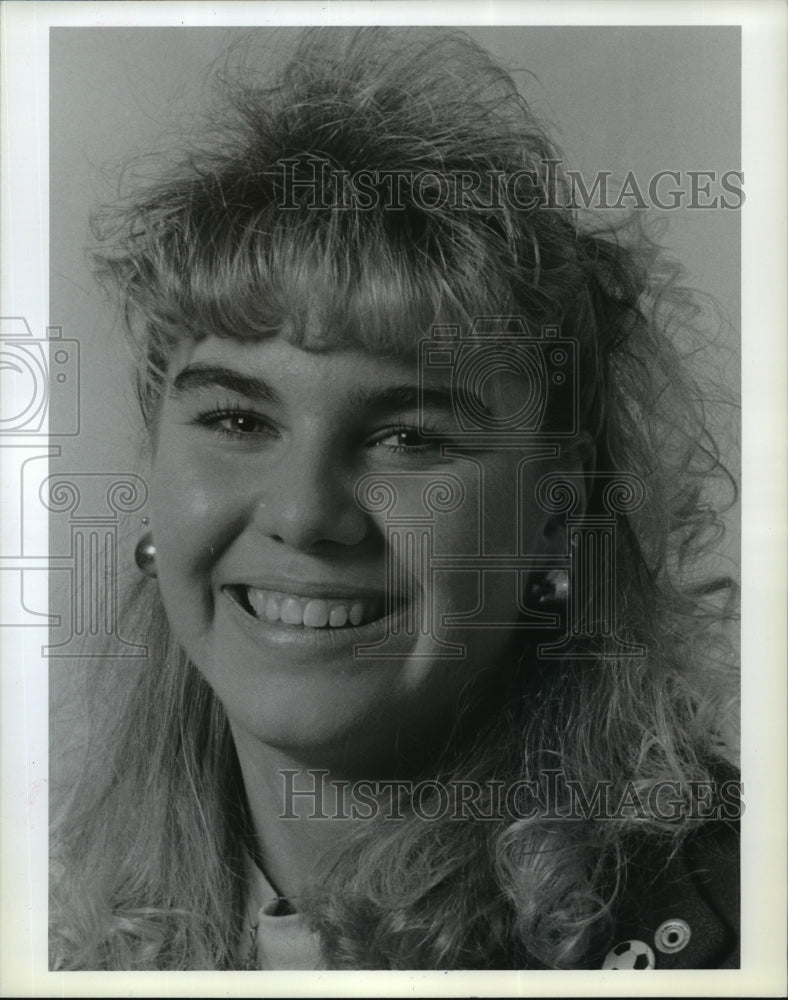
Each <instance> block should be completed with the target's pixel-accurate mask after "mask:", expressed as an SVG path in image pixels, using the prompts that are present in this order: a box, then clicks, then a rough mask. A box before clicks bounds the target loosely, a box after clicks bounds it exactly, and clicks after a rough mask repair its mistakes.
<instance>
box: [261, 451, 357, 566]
mask: <svg viewBox="0 0 788 1000" xmlns="http://www.w3.org/2000/svg"><path fill="white" fill-rule="evenodd" d="M353 486H354V481H353V477H352V474H351V473H350V472H349V471H348V470H345V469H342V468H340V467H339V466H338V463H336V462H335V463H333V464H332V463H330V462H328V461H325V460H321V459H320V458H318V457H316V456H315V455H314V453H313V452H311V451H310V450H309V449H306V448H305V449H302V450H299V451H291V452H290V453H289V454H288V455H287V456H283V457H282V460H281V461H279V462H278V463H277V464H276V466H275V467H274V468H272V469H270V470H269V471H268V472H267V473H266V476H265V481H264V482H262V483H261V485H260V490H259V494H258V499H257V503H256V508H255V513H254V520H255V525H256V526H257V528H258V530H260V531H262V532H263V533H264V534H266V535H268V536H269V537H271V538H273V539H275V540H276V541H280V542H284V543H285V544H286V545H288V546H290V547H292V548H295V549H302V550H307V549H313V548H315V547H316V546H320V545H321V544H326V543H335V544H338V545H347V546H351V545H358V544H359V543H360V542H362V541H363V540H364V538H365V536H366V534H367V530H368V526H369V525H368V520H367V517H368V515H367V514H366V513H365V512H364V511H363V510H362V509H361V508H360V507H359V506H358V504H357V503H356V501H355V497H354V492H353Z"/></svg>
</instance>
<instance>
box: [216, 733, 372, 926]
mask: <svg viewBox="0 0 788 1000" xmlns="http://www.w3.org/2000/svg"><path fill="white" fill-rule="evenodd" d="M233 737H234V739H235V746H236V751H237V754H238V761H239V764H240V768H241V774H242V776H243V782H244V788H245V792H246V801H247V806H248V810H249V817H250V820H251V823H252V838H251V844H250V849H251V851H252V853H253V855H254V857H255V860H256V861H257V862H258V864H259V865H260V867H261V868H262V869H263V871H264V873H265V875H266V877H267V878H268V881H269V882H270V883H271V885H272V886H273V888H274V889H275V891H276V892H277V893H278V894H279V895H280V896H282V897H284V898H285V899H287V900H288V902H289V903H290V905H291V906H292V907H293V909H295V910H299V909H300V905H299V901H300V900H301V898H302V897H303V896H304V895H305V894H306V893H308V892H309V891H310V890H311V888H312V887H313V883H314V880H315V877H316V875H317V872H318V870H319V868H320V864H321V861H322V860H323V859H324V857H325V856H326V855H327V854H328V853H330V852H331V851H332V850H334V849H336V848H337V847H338V846H339V845H340V843H342V842H343V841H346V840H347V839H348V838H349V837H350V836H351V834H352V833H353V831H354V830H356V829H357V828H358V827H359V825H360V824H362V823H364V822H365V820H364V819H363V818H359V817H358V816H356V817H354V816H352V815H351V813H350V812H349V811H347V810H346V809H345V808H344V805H345V803H346V800H347V789H348V787H349V785H350V783H351V781H352V779H351V778H350V777H349V776H346V774H344V773H342V774H340V773H338V772H337V769H328V768H326V767H318V766H317V765H313V764H310V763H305V762H304V761H303V760H300V759H297V758H296V757H295V756H294V755H291V754H288V753H287V752H285V751H282V750H280V749H277V748H275V747H271V746H268V745H267V744H264V743H261V742H260V741H259V740H257V739H255V738H254V737H251V736H249V735H248V734H246V733H243V732H240V731H236V730H235V729H233Z"/></svg>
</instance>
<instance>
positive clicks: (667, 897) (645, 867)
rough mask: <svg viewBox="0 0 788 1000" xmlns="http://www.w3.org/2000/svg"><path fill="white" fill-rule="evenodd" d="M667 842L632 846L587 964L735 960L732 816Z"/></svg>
mask: <svg viewBox="0 0 788 1000" xmlns="http://www.w3.org/2000/svg"><path fill="white" fill-rule="evenodd" d="M672 850H673V848H672V846H671V847H670V848H668V846H667V843H666V844H665V845H664V847H663V846H662V845H661V844H660V843H659V842H654V841H653V840H650V841H649V842H648V843H644V844H643V845H641V846H640V848H639V849H638V850H636V852H635V853H634V855H633V857H632V863H631V864H630V866H629V869H628V874H627V878H626V884H625V887H624V891H623V893H622V895H621V897H620V899H621V902H620V904H619V906H618V907H617V910H616V919H615V924H614V929H613V932H612V933H611V934H610V936H609V938H608V940H607V942H606V943H604V944H603V945H602V946H601V947H600V948H599V949H598V950H597V951H596V952H595V953H594V955H593V956H592V957H591V961H590V962H589V963H588V966H587V967H588V968H590V969H593V968H597V969H601V968H604V967H608V968H610V967H613V968H616V967H617V968H644V969H646V968H656V969H737V968H739V906H740V902H739V892H740V882H739V870H740V868H739V836H738V823H737V822H735V821H734V820H715V821H713V822H704V823H699V824H698V828H697V830H695V831H693V833H691V834H690V835H689V836H688V837H687V838H686V840H685V841H684V842H683V843H682V845H681V846H680V848H679V850H678V851H677V852H676V853H675V854H673V853H672ZM606 959H607V960H608V963H609V964H607V965H606V962H605V960H606Z"/></svg>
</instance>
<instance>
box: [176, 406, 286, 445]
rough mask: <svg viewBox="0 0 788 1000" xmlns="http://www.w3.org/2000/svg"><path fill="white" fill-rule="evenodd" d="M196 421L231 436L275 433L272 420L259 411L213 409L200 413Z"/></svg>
mask: <svg viewBox="0 0 788 1000" xmlns="http://www.w3.org/2000/svg"><path fill="white" fill-rule="evenodd" d="M196 423H198V424H199V425H200V426H202V427H207V428H208V429H209V430H212V431H215V432H216V433H218V434H222V435H224V436H226V437H230V438H242V437H253V436H261V435H266V436H271V435H273V434H275V429H274V427H273V425H272V424H271V422H270V421H268V420H266V419H265V418H264V417H262V416H260V414H258V413H253V412H250V411H246V410H235V409H233V410H213V411H211V412H210V413H202V414H200V416H199V417H198V418H197V420H196Z"/></svg>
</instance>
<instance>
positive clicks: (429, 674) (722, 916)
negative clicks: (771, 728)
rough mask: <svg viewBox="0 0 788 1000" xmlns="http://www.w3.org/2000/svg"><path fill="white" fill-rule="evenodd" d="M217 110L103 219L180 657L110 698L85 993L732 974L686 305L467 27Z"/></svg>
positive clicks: (144, 552) (149, 588)
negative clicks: (193, 984) (200, 986)
mask: <svg viewBox="0 0 788 1000" xmlns="http://www.w3.org/2000/svg"><path fill="white" fill-rule="evenodd" d="M223 95H224V101H225V103H224V105H223V107H222V111H221V113H220V114H219V113H214V114H212V116H211V119H210V120H211V122H212V128H211V130H210V133H209V139H207V140H206V141H205V143H204V148H202V149H199V150H198V149H194V148H191V149H190V151H189V153H188V154H186V155H184V157H183V160H182V161H181V162H179V163H178V164H177V165H176V166H174V167H173V166H170V167H169V168H168V169H167V170H166V171H165V172H164V173H163V176H162V178H161V179H160V180H158V181H157V182H156V183H155V184H148V185H147V186H145V187H143V188H141V189H138V190H136V191H134V192H133V193H132V195H130V196H129V198H128V200H127V201H126V202H125V203H123V204H122V205H121V206H119V207H117V208H114V209H112V210H110V211H107V212H105V213H104V214H103V215H102V216H101V217H100V218H99V219H98V221H97V233H98V234H99V236H100V238H101V240H102V247H101V250H100V251H98V252H97V254H96V261H97V267H98V270H99V272H100V274H101V276H102V277H103V278H104V279H105V280H106V281H107V282H108V283H109V285H110V286H111V287H112V288H113V289H115V291H116V292H117V293H118V294H119V296H120V299H121V304H122V308H123V314H124V316H125V319H126V322H127V327H128V331H129V334H130V336H131V340H132V343H133V344H134V346H135V348H136V350H137V356H138V372H137V385H138V395H139V400H140V403H141V408H142V414H143V418H144V423H145V426H146V428H147V432H148V437H149V442H150V455H151V473H150V511H149V514H148V515H147V516H148V517H149V520H150V533H149V534H146V535H145V536H144V537H143V538H142V539H141V541H140V546H139V549H138V554H139V560H138V561H139V565H140V568H141V569H142V571H143V576H142V578H141V579H140V580H139V581H138V582H137V583H136V585H135V586H134V587H132V588H131V589H130V592H129V594H128V596H127V603H126V618H125V622H124V628H125V629H126V630H127V634H131V631H132V630H133V631H134V633H135V634H138V635H140V637H143V636H144V640H145V642H146V644H147V646H148V650H149V652H148V657H147V661H146V663H145V665H144V667H143V668H142V669H141V670H140V671H138V672H135V673H131V672H130V671H129V670H128V668H127V667H124V668H123V671H122V672H121V673H118V672H116V671H113V670H110V669H108V668H106V667H105V666H104V665H103V664H102V669H101V670H98V671H96V677H95V678H93V679H92V680H91V684H92V687H93V691H94V694H96V693H98V698H99V701H100V703H101V705H102V709H103V710H102V713H101V715H102V718H101V719H99V718H97V719H96V724H97V727H96V734H95V735H94V737H93V742H91V743H89V745H88V747H87V751H86V759H85V765H84V768H83V772H82V776H81V780H80V782H79V783H78V784H77V786H76V787H75V788H74V789H71V790H70V794H69V795H68V797H67V798H68V801H67V802H66V803H65V806H64V808H63V810H62V811H61V812H60V813H59V814H58V819H57V823H56V827H55V835H54V837H53V844H54V845H55V858H56V865H53V871H55V872H57V873H58V874H57V877H56V879H55V884H54V885H53V908H52V921H51V923H52V931H53V933H52V955H53V958H52V961H53V963H54V965H55V967H57V968H61V969H99V968H101V969H231V968H260V969H284V968H306V969H319V968H371V969H386V968H388V969H408V968H442V969H449V968H451V969H456V968H488V969H490V968H520V969H532V968H542V969H543V968H601V967H603V965H604V967H605V968H624V967H627V966H626V964H625V963H626V962H630V961H631V963H632V967H645V968H653V967H655V966H657V967H660V968H677V967H685V968H686V967H713V966H722V965H724V966H728V967H730V966H732V965H735V963H736V951H735V941H736V933H735V925H736V920H737V907H738V904H737V902H736V900H735V887H736V875H735V871H736V867H735V866H736V844H735V819H736V818H737V815H738V809H739V806H738V782H737V776H736V772H735V770H733V768H732V767H731V766H730V765H729V764H728V763H727V760H726V757H727V756H728V752H727V750H726V747H725V746H724V741H723V738H722V735H721V724H723V725H724V724H726V723H727V721H728V720H727V715H728V713H729V711H730V705H731V703H732V702H731V694H730V690H729V687H728V686H727V683H723V681H725V680H726V676H727V675H726V670H725V663H726V662H727V660H728V659H729V657H728V653H727V652H724V653H723V652H721V651H722V650H723V648H724V636H723V632H722V628H721V626H722V623H723V622H724V621H725V619H726V618H727V617H729V614H730V604H731V600H732V589H733V588H732V584H731V582H730V581H729V580H728V579H726V578H722V577H720V576H718V575H717V576H711V577H708V575H703V574H701V573H700V572H699V563H698V559H699V557H700V556H701V554H702V553H703V552H704V551H705V550H706V549H707V548H708V546H709V544H710V542H711V541H712V540H713V539H714V538H715V532H716V531H717V529H718V527H719V518H718V515H717V513H716V512H715V510H714V507H713V505H712V504H711V502H710V500H709V495H708V493H707V490H708V488H709V485H710V484H711V482H712V480H713V478H714V476H715V475H716V476H718V477H720V476H722V477H723V478H724V471H723V470H722V468H721V466H720V463H719V462H718V460H717V457H716V452H715V450H714V447H713V444H711V442H710V439H709V437H708V435H707V433H706V430H705V427H704V423H703V413H702V407H701V406H699V405H698V398H697V391H696V389H695V387H694V386H693V384H692V383H691V381H690V379H689V378H688V376H687V374H686V368H685V366H684V364H683V362H682V359H681V357H680V355H679V354H678V352H677V350H676V348H675V346H674V345H673V344H672V342H671V337H672V336H676V335H680V336H681V337H686V336H687V333H688V331H689V330H690V319H691V318H692V317H693V316H694V315H695V313H694V302H693V300H692V299H691V297H690V296H689V294H688V293H687V292H686V291H685V290H682V289H677V288H676V287H674V285H672V284H671V280H670V269H669V268H666V267H664V266H663V265H662V264H661V263H660V260H659V256H658V254H657V252H656V249H655V248H654V246H653V245H652V244H651V243H650V242H649V241H648V240H647V239H646V238H645V236H644V235H643V233H642V232H640V231H639V230H638V229H637V228H636V227H633V228H632V229H631V230H626V229H623V228H622V229H621V231H620V232H616V231H613V230H611V229H610V228H608V229H606V230H602V229H600V228H599V227H597V228H593V227H592V226H591V224H590V223H589V222H587V221H586V222H584V221H582V220H581V217H580V213H579V212H578V211H577V206H575V205H573V204H572V193H571V192H572V188H571V186H570V185H569V184H568V182H567V181H566V179H565V178H562V176H561V175H560V173H558V172H557V170H556V164H557V163H558V162H560V158H559V157H558V155H557V153H556V151H555V148H554V147H553V145H552V144H551V142H550V140H549V139H548V138H547V136H546V135H545V133H544V131H543V129H542V128H541V126H540V125H539V123H538V121H537V120H536V118H535V117H534V115H533V114H532V112H531V111H530V109H529V108H528V106H527V105H526V104H525V102H524V100H523V98H522V97H521V95H520V94H519V92H518V90H517V88H516V87H515V85H514V84H513V82H512V80H511V79H510V78H509V77H508V76H507V75H506V73H504V72H503V71H502V70H501V69H500V68H499V67H498V66H497V65H496V64H495V63H494V62H493V61H492V59H491V58H490V57H489V56H488V55H487V54H486V53H485V52H484V51H483V50H482V49H480V48H479V47H478V46H477V45H476V44H475V43H473V42H472V41H471V40H470V39H469V38H468V37H467V36H465V35H463V34H461V33H441V32H423V31H420V32H415V33H409V32H403V31H400V30H391V31H385V30H361V31H354V32H329V33H321V32H307V33H306V34H305V35H304V37H303V38H302V39H300V40H299V42H298V44H297V46H296V47H295V49H294V50H293V51H292V53H291V54H290V58H289V59H288V60H287V61H286V63H285V65H284V68H282V69H281V70H280V71H279V72H278V75H277V76H276V77H275V78H273V79H266V80H265V81H263V80H262V79H261V78H260V77H259V76H258V74H257V72H256V71H253V70H251V69H250V68H249V67H246V68H245V70H244V71H243V72H240V73H239V74H238V76H237V78H235V79H233V80H231V81H230V82H229V83H228V82H227V81H225V85H224V91H223ZM217 122H220V123H221V124H220V125H217V124H216V123H217ZM556 191H559V192H560V193H561V195H562V197H560V198H558V199H556V197H555V195H556ZM102 723H103V728H102ZM701 862H702V863H701ZM655 879H661V881H662V885H663V887H662V888H661V889H660V891H659V892H657V891H656V890H655V889H654V884H655ZM693 927H694V930H693Z"/></svg>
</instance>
